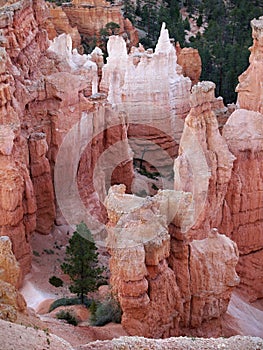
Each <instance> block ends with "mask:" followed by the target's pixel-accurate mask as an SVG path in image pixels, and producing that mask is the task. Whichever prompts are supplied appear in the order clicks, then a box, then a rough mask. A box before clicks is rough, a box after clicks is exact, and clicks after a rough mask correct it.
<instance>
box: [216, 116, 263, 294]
mask: <svg viewBox="0 0 263 350" xmlns="http://www.w3.org/2000/svg"><path fill="white" fill-rule="evenodd" d="M223 136H224V137H225V139H226V141H227V143H228V145H229V148H230V150H231V152H232V153H233V154H234V155H235V157H236V160H235V162H234V167H233V171H232V176H231V180H230V183H229V186H228V191H227V194H226V197H225V200H224V205H223V213H222V214H223V215H222V225H221V227H222V229H223V230H225V232H227V234H228V235H229V237H230V238H231V239H233V240H234V241H235V242H236V243H237V245H238V249H239V251H240V258H239V263H238V266H237V271H238V273H239V275H240V277H241V285H240V286H241V288H242V289H243V290H244V291H245V293H246V294H247V295H249V297H250V299H251V300H255V299H258V298H262V296H263V295H262V286H263V274H262V265H261V261H262V258H263V235H262V232H263V231H262V230H263V194H262V188H263V178H262V174H263V168H262V166H263V115H262V114H261V113H258V112H253V111H248V110H245V109H238V110H236V111H235V112H234V113H233V114H232V115H231V116H230V118H229V119H228V121H227V123H226V125H225V126H224V129H223Z"/></svg>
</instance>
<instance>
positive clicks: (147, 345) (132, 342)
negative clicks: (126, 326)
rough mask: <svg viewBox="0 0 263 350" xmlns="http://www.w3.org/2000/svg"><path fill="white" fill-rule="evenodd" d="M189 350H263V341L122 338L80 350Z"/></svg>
mask: <svg viewBox="0 0 263 350" xmlns="http://www.w3.org/2000/svg"><path fill="white" fill-rule="evenodd" d="M89 349H94V350H102V349H103V350H122V349H132V350H133V349H134V350H135V349H138V350H139V349H140V350H142V349H144V350H150V349H152V350H174V349H178V350H188V349H193V350H194V349H196V350H197V349H208V350H216V349H229V350H247V349H250V350H258V349H263V341H262V339H261V338H257V337H254V338H253V337H240V336H235V337H231V338H228V339H226V338H218V339H203V338H183V337H179V338H169V339H158V340H154V339H145V338H142V337H121V338H119V339H113V340H110V341H96V342H93V343H90V344H87V345H82V346H80V347H79V348H78V350H89Z"/></svg>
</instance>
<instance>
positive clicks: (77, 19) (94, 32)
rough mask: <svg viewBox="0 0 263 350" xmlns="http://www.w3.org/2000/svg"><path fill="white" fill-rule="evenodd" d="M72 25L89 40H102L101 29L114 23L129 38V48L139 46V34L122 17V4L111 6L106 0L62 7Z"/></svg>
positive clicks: (88, 0)
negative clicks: (95, 38)
mask: <svg viewBox="0 0 263 350" xmlns="http://www.w3.org/2000/svg"><path fill="white" fill-rule="evenodd" d="M62 9H63V11H64V12H65V13H66V15H67V17H68V19H69V22H70V24H71V25H72V26H73V27H75V26H76V27H77V28H78V31H79V33H80V34H81V35H83V36H84V37H88V38H94V37H97V38H100V31H101V29H103V28H105V26H106V25H107V24H108V23H110V22H114V23H116V24H118V25H119V30H118V31H119V33H120V34H121V35H125V36H128V37H129V39H128V41H127V44H128V45H129V46H132V45H137V44H138V41H139V40H138V32H137V30H136V29H135V28H134V27H133V25H132V23H131V22H130V21H129V20H128V19H125V18H124V17H123V15H122V11H121V5H120V4H111V3H110V2H108V1H105V0H97V1H90V0H84V1H74V0H73V1H72V2H71V3H70V4H67V3H64V4H63V5H62Z"/></svg>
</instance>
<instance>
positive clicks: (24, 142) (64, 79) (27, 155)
mask: <svg viewBox="0 0 263 350" xmlns="http://www.w3.org/2000/svg"><path fill="white" fill-rule="evenodd" d="M0 16H1V21H0V27H1V30H2V36H1V47H0V54H1V62H0V79H1V81H2V84H1V87H0V89H1V91H0V94H1V97H2V98H1V106H0V121H1V124H2V125H1V129H0V133H1V139H0V177H1V194H0V211H1V220H2V221H1V223H0V228H1V235H8V236H10V238H11V240H12V243H13V250H14V253H15V255H16V258H17V259H18V261H19V263H20V265H21V268H22V272H23V274H25V273H27V272H29V270H30V264H31V249H30V245H29V237H30V235H31V233H32V232H33V231H34V230H35V228H36V229H37V231H38V232H40V233H45V234H46V233H49V230H50V228H51V226H52V224H53V222H54V219H55V210H54V188H53V182H52V181H53V180H52V178H53V170H54V167H55V165H56V161H57V154H58V150H59V148H60V146H61V144H62V142H63V139H64V137H65V135H66V134H67V133H68V131H69V130H71V128H72V127H73V126H74V125H76V124H77V123H78V122H79V121H81V120H82V118H84V119H85V118H86V120H87V121H88V122H87V128H86V129H85V130H84V134H83V143H82V146H83V144H84V146H85V140H86V143H88V142H89V141H88V140H90V141H91V143H90V148H88V149H87V151H88V152H89V155H90V154H92V152H91V147H92V148H93V149H92V151H93V152H94V157H93V155H91V157H90V158H89V156H88V155H87V157H88V158H89V163H88V165H86V168H85V171H86V170H87V166H89V170H92V171H93V170H94V168H95V165H96V161H97V158H98V157H99V155H100V154H101V153H102V152H103V151H104V150H105V148H107V147H108V146H109V145H111V143H112V141H113V140H115V141H118V140H124V139H125V138H126V139H127V132H126V131H125V130H126V129H125V125H124V123H123V119H122V121H120V122H118V123H117V122H116V123H117V125H118V127H117V129H115V131H114V130H113V131H112V132H111V129H110V126H111V124H110V118H111V116H112V112H110V110H111V108H110V106H109V105H107V108H106V107H105V104H104V106H103V98H102V97H99V98H98V97H97V95H96V93H97V89H98V79H99V77H98V66H99V59H98V57H93V56H96V55H98V53H96V55H95V53H94V55H93V56H92V57H93V58H92V59H93V61H92V60H91V59H90V57H87V56H86V55H83V56H81V55H79V54H78V52H77V51H76V50H73V51H72V40H71V38H70V36H69V35H66V34H63V35H62V36H61V37H59V38H55V39H54V41H53V42H52V43H51V44H50V42H49V40H48V37H47V33H46V31H45V30H44V29H42V27H44V25H45V23H46V21H47V18H48V11H47V5H46V3H45V2H44V1H42V0H40V1H30V0H21V1H19V2H16V3H14V4H8V6H6V7H4V11H2V12H1V14H0ZM94 61H95V62H94ZM92 94H93V97H92V98H90V97H91V95H92ZM99 106H100V107H101V108H99ZM98 110H100V112H95V111H98ZM89 112H95V115H97V114H96V113H100V115H101V118H99V119H98V120H94V119H93V118H90V119H89ZM94 118H95V117H94ZM118 118H119V117H118V116H116V118H115V119H114V120H115V121H116V119H117V120H118ZM97 122H98V128H96V127H94V125H96V123H97ZM114 123H115V122H114ZM116 123H115V124H116ZM107 127H109V130H107V132H105V130H106V129H107ZM99 129H100V130H101V135H100V137H99V138H97V139H96V140H95V139H94V140H93V137H95V136H97V134H96V133H97V131H98V130H99ZM120 131H121V132H120ZM93 132H94V134H93ZM124 144H125V140H124ZM124 144H123V145H122V146H124ZM126 145H127V148H126V149H124V147H122V149H123V150H124V151H125V150H126V151H127V152H126V154H128V155H129V157H128V160H126V159H123V162H124V163H123V164H116V168H117V170H116V174H115V178H116V176H119V175H118V174H121V173H122V168H124V171H123V173H124V174H125V175H124V177H123V178H122V181H123V182H125V177H126V178H130V177H131V178H132V173H133V172H132V167H131V165H129V164H132V163H131V162H130V160H131V156H130V153H129V148H128V144H127V142H126ZM70 147H71V149H72V145H71V146H70ZM79 151H80V153H79V154H78V157H80V154H81V153H82V151H83V149H79ZM84 153H85V152H84ZM69 155H70V153H67V154H64V161H65V162H69V163H70V162H71V161H72V163H73V160H72V159H71V158H70V157H69ZM84 158H85V156H84ZM129 162H130V163H129ZM90 165H91V168H90ZM81 168H82V167H81ZM68 169H71V168H70V166H69V167H68ZM112 171H113V170H112ZM89 173H90V172H89ZM79 176H80V178H81V179H80V180H79V185H80V192H81V195H83V201H84V202H85V199H87V197H88V196H89V195H90V191H87V193H85V191H82V189H84V188H85V183H82V179H83V178H82V177H81V174H80V175H79ZM89 176H90V175H89ZM103 176H104V175H103V174H101V175H100V177H99V178H100V179H102V178H103ZM104 177H105V176H104ZM90 178H91V179H92V181H93V178H92V176H90V177H89V179H90ZM85 180H87V179H85ZM74 182H75V183H77V182H78V181H77V174H75V178H74ZM127 185H129V184H128V182H127ZM98 186H99V187H98V188H96V189H97V190H98V192H99V193H102V192H103V191H104V192H105V190H104V188H105V181H103V182H100V181H98ZM109 186H110V184H109ZM89 187H91V185H90V184H89V183H88V184H87V188H89ZM65 192H66V190H65ZM92 193H93V192H92ZM90 201H91V203H92V202H94V203H95V202H96V201H98V199H96V198H94V200H93V201H92V199H91V200H90ZM73 205H74V203H73ZM91 206H92V205H91ZM96 208H97V211H99V210H100V205H98V206H97V207H96V205H94V206H93V212H96ZM75 219H76V220H77V219H78V218H75ZM104 219H105V217H104Z"/></svg>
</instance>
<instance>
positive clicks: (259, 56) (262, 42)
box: [236, 16, 263, 113]
mask: <svg viewBox="0 0 263 350" xmlns="http://www.w3.org/2000/svg"><path fill="white" fill-rule="evenodd" d="M251 27H252V38H253V46H252V47H251V48H250V51H251V54H250V57H249V63H250V64H249V67H248V69H247V70H246V71H245V72H244V73H243V74H242V75H240V77H239V84H238V86H237V88H236V91H237V92H238V99H237V104H238V105H239V107H240V108H243V109H248V110H252V111H256V112H260V113H263V86H262V76H263V68H262V67H263V64H262V61H263V16H262V17H259V19H253V20H252V21H251Z"/></svg>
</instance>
